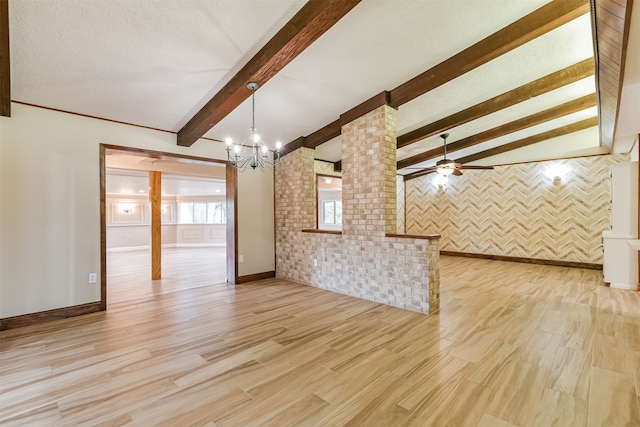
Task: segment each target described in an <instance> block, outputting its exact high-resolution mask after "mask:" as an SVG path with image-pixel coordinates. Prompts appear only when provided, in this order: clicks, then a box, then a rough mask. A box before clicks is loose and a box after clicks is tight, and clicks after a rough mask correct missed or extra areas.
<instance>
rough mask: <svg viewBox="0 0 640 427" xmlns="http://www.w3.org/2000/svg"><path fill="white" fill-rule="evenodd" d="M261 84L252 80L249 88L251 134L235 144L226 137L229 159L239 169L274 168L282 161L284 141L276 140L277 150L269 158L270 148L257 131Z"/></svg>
mask: <svg viewBox="0 0 640 427" xmlns="http://www.w3.org/2000/svg"><path fill="white" fill-rule="evenodd" d="M259 87H260V84H258V83H256V82H250V83H249V84H247V88H249V90H251V136H250V137H249V138H247V139H246V140H244V141H243V142H242V143H241V144H234V143H233V140H232V139H231V138H227V139H225V143H226V144H227V160H228V161H229V163H230V164H231V165H232V166H234V167H236V168H237V169H239V170H240V171H243V170H245V169H246V168H247V167H249V166H250V167H251V168H252V169H256V168H260V169H272V168H273V167H274V166H276V165H277V164H278V162H279V161H280V148H282V143H280V141H278V142H276V150H275V151H274V152H273V160H271V159H270V158H269V149H268V148H267V146H266V145H265V144H264V143H261V141H260V135H258V134H257V132H256V101H255V94H256V90H257V89H258V88H259Z"/></svg>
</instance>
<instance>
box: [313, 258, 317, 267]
mask: <svg viewBox="0 0 640 427" xmlns="http://www.w3.org/2000/svg"><path fill="white" fill-rule="evenodd" d="M313 266H314V267H317V266H318V260H317V259H314V260H313Z"/></svg>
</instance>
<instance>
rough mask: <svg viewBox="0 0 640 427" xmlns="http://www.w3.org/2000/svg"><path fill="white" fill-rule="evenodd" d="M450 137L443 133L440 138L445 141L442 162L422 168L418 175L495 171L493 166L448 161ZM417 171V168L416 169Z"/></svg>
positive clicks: (458, 174)
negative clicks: (473, 170) (482, 170)
mask: <svg viewBox="0 0 640 427" xmlns="http://www.w3.org/2000/svg"><path fill="white" fill-rule="evenodd" d="M448 136H449V134H448V133H443V134H442V135H440V138H442V140H443V146H444V147H443V148H444V157H443V158H442V160H438V161H437V162H436V165H435V166H431V167H428V168H420V169H421V170H420V171H419V172H417V174H420V175H427V174H429V173H432V172H437V173H438V174H439V175H442V176H449V175H457V176H460V175H462V169H467V170H470V169H484V170H488V169H493V166H472V165H463V164H460V163H457V162H456V161H455V160H451V159H447V137H448ZM409 169H413V168H409ZM416 169H417V168H416Z"/></svg>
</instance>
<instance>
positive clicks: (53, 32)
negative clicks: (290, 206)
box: [9, 0, 638, 173]
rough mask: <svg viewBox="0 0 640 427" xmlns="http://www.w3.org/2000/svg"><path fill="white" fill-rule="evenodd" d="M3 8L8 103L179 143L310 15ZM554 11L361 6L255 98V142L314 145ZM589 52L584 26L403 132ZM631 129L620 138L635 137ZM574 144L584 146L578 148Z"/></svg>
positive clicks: (167, 0)
mask: <svg viewBox="0 0 640 427" xmlns="http://www.w3.org/2000/svg"><path fill="white" fill-rule="evenodd" d="M558 1H561V0H558ZM9 3H10V7H9V10H10V31H11V33H10V37H11V67H12V97H13V99H14V100H16V101H21V102H26V103H31V104H36V105H41V106H45V107H51V108H57V109H61V110H67V111H71V112H77V113H82V114H87V115H91V116H97V117H102V118H106V119H111V120H118V121H123V122H127V123H132V124H138V125H143V126H149V127H154V128H159V129H164V130H169V131H174V132H176V131H178V130H179V129H180V128H181V127H182V126H183V125H184V124H185V123H186V122H187V121H188V120H189V119H190V118H191V117H192V116H193V115H194V114H195V113H196V112H197V111H198V110H199V109H200V108H201V107H202V106H203V105H204V104H205V103H206V102H207V101H208V100H209V99H210V98H211V97H212V96H213V95H214V94H215V93H216V92H217V91H218V90H219V89H220V88H222V87H223V86H224V84H225V83H226V82H228V81H229V79H230V78H231V77H232V76H233V75H234V74H235V73H236V72H237V71H238V70H239V69H240V68H241V67H242V66H243V65H244V64H245V63H246V62H247V61H248V60H249V59H250V58H251V57H252V56H253V55H254V54H255V53H256V52H257V51H258V50H259V49H260V48H261V47H262V46H263V45H264V44H265V43H266V42H267V41H268V40H269V39H270V38H271V37H272V36H273V35H274V34H275V33H276V32H277V31H278V29H280V28H281V27H282V26H283V25H285V23H286V22H287V21H288V20H289V19H290V18H291V17H292V16H293V15H294V14H295V13H296V12H297V11H298V10H299V9H300V8H301V7H302V6H303V5H304V3H305V2H304V1H303V0H217V1H216V0H207V1H205V0H200V1H198V0H147V1H132V0H64V1H62V0H60V1H53V0H10V1H9ZM546 3H548V0H519V1H513V0H484V1H478V0H396V1H393V0H363V1H362V2H361V3H360V4H358V5H357V6H356V7H355V8H354V9H353V10H351V11H350V12H349V13H348V14H347V15H346V16H345V17H344V18H342V19H341V20H340V21H339V22H338V23H337V24H335V25H334V26H333V27H332V28H331V29H330V30H329V31H328V32H326V33H325V34H324V35H322V36H321V37H320V38H319V39H318V40H316V41H315V42H314V43H313V44H312V45H311V46H310V47H308V48H307V49H306V50H305V51H304V52H302V53H301V54H300V55H299V56H298V57H297V58H295V59H294V60H293V61H292V62H290V63H289V64H288V65H287V66H285V67H284V69H282V70H281V71H280V72H279V73H278V74H277V75H276V76H275V77H273V78H272V79H271V80H270V81H268V82H267V83H266V84H264V86H263V87H261V88H260V89H259V90H258V91H257V93H256V126H257V128H258V131H259V132H260V133H261V134H262V136H263V139H264V140H266V141H272V142H275V141H276V140H281V141H282V142H284V143H287V142H290V141H292V140H294V139H296V138H298V137H300V136H304V135H308V134H310V133H312V132H314V131H316V130H318V129H319V128H321V127H323V126H325V125H327V124H329V123H330V122H332V121H334V120H336V119H337V118H338V117H339V116H340V114H342V113H344V112H345V111H347V110H349V109H350V108H352V107H354V106H356V105H358V104H360V103H361V102H363V101H364V100H366V99H368V98H370V97H372V96H373V95H376V94H378V93H380V92H381V91H383V90H391V89H393V88H395V87H397V86H399V85H400V84H402V83H404V82H406V81H407V80H409V79H411V78H412V77H415V76H416V75H418V74H420V73H422V72H423V71H425V70H427V69H429V68H431V67H433V66H434V65H437V64H438V63H440V62H442V61H444V60H445V59H447V58H449V57H451V56H452V55H454V54H456V53H458V52H459V51H461V50H463V49H465V48H467V47H469V46H470V45H472V44H474V43H476V42H477V41H479V40H481V39H482V38H484V37H486V36H488V35H490V34H492V33H494V32H496V31H498V30H500V29H501V28H503V27H505V26H507V25H509V24H510V23H512V22H513V21H515V20H517V19H519V18H521V17H523V16H525V15H527V14H529V13H531V12H532V11H534V10H535V9H537V8H539V7H541V6H543V5H544V4H546ZM635 15H636V18H635V21H634V22H636V24H635V26H636V27H637V26H638V25H637V13H636V14H635ZM632 43H633V40H631V41H630V45H629V49H630V50H631V47H632ZM592 46H593V44H592V36H591V25H590V18H589V16H587V15H585V16H583V17H580V18H577V19H575V20H573V21H572V22H569V23H568V24H565V25H564V26H562V27H560V28H558V29H556V30H554V31H551V32H549V33H547V34H545V35H543V36H541V37H539V38H537V39H535V40H533V41H531V42H529V43H527V44H526V45H524V46H522V47H520V48H517V49H515V50H513V51H511V52H509V53H507V54H505V55H503V56H501V57H499V58H497V59H494V60H493V61H490V62H489V63H487V64H485V65H483V66H481V67H478V68H477V69H475V70H473V71H471V72H469V73H467V74H465V75H463V76H461V77H459V78H456V79H454V80H452V81H451V82H449V83H447V84H444V85H442V86H441V87H439V88H436V89H434V90H432V91H430V92H428V93H426V94H425V95H422V96H420V97H418V98H416V99H414V100H413V101H410V102H408V103H406V104H404V105H402V106H401V107H400V108H399V110H398V130H399V133H400V134H402V133H404V132H407V131H409V130H412V129H416V128H418V127H420V126H423V125H425V124H427V123H431V122H433V121H434V120H437V119H439V118H442V117H446V116H448V115H450V114H452V113H455V112H457V111H460V110H461V109H464V108H466V107H469V106H471V105H474V104H477V103H478V102H481V101H484V100H486V99H488V98H491V97H494V96H496V95H498V94H500V93H504V92H507V91H509V90H512V89H514V88H515V87H518V86H521V85H523V84H526V83H527V82H529V81H531V80H533V79H537V78H540V77H543V76H545V75H547V74H550V73H552V72H554V71H557V70H560V69H562V68H565V67H567V66H570V65H572V64H574V63H576V62H578V61H581V60H583V59H585V58H589V57H592V56H593V50H592ZM636 58H637V55H636ZM627 66H628V67H629V64H628V65H627ZM635 73H636V74H635V75H636V79H634V78H633V77H630V78H629V79H628V80H625V83H626V82H627V81H628V84H630V85H637V71H636V72H635ZM593 91H594V79H593V78H589V79H585V80H584V81H581V82H578V83H575V84H573V85H570V86H568V87H565V88H561V89H558V90H556V91H553V92H551V93H548V94H545V95H541V96H539V97H536V98H534V99H530V100H528V101H525V102H523V103H521V104H518V105H515V106H513V107H510V108H507V109H505V110H502V111H500V112H498V113H494V114H491V115H488V116H486V117H483V118H480V119H477V120H474V121H472V122H469V123H467V124H464V125H462V126H458V127H456V128H454V129H451V130H450V131H449V132H450V133H451V137H450V139H449V142H454V141H456V140H458V139H461V138H464V137H466V136H469V135H472V134H475V133H478V132H482V131H483V130H487V129H490V128H493V127H495V126H498V125H501V124H504V123H506V122H508V121H511V120H515V119H517V118H521V117H524V116H527V115H530V114H533V113H535V112H538V111H540V110H542V109H545V108H549V107H550V106H554V105H558V104H559V103H562V102H566V101H568V100H571V99H575V98H577V97H579V96H582V95H583V94H586V93H590V92H593ZM630 102H631V103H633V102H634V100H631V101H630ZM635 102H637V100H635ZM623 103H624V98H623ZM636 111H637V110H636ZM589 114H592V111H586V112H583V113H576V114H575V115H573V116H572V117H568V118H565V119H557V121H554V122H553V123H549V124H547V125H539V126H538V127H532V128H530V129H528V130H525V131H520V133H514V134H513V135H508V136H506V137H503V138H499V139H496V140H494V141H489V142H487V143H484V144H479V145H478V146H476V147H473V148H471V149H465V150H461V151H460V152H456V153H455V155H454V156H453V158H455V157H462V156H463V155H467V154H472V153H476V152H478V151H482V150H485V149H487V148H490V147H494V146H497V145H500V144H503V143H507V142H511V141H513V140H516V139H519V138H522V137H526V136H529V135H531V134H534V133H538V132H539V131H541V129H546V128H548V127H549V126H551V127H554V126H558V125H561V124H562V123H567V120H569V121H571V120H573V121H575V120H578V119H579V118H581V117H586V115H589ZM250 118H251V115H250V100H247V101H245V102H244V103H243V104H241V105H240V106H239V107H238V108H237V109H236V110H235V111H233V112H232V113H231V114H230V115H229V116H227V117H226V118H225V119H223V120H222V121H221V122H220V123H219V124H217V125H216V126H215V127H214V128H213V129H211V130H210V131H209V132H207V134H206V135H205V136H207V137H209V138H213V139H218V140H223V139H224V138H225V137H227V136H233V137H235V139H236V140H238V139H242V138H243V137H244V136H246V135H247V133H248V128H249V125H250ZM563 120H564V121H563ZM545 126H546V128H545ZM630 128H634V127H633V125H631V126H630ZM636 128H637V127H636ZM624 129H625V131H624V132H626V133H625V135H626V134H627V133H628V134H632V132H631V131H627V130H626V128H624ZM622 130H623V127H620V128H619V131H620V132H622ZM578 134H579V135H578ZM576 138H579V141H577V142H576V141H573V140H574V139H576ZM561 139H562V138H561ZM569 139H571V141H573V142H567V143H566V144H563V145H565V146H566V150H565V151H563V150H562V148H559V149H557V150H555V151H553V154H554V156H555V157H562V155H567V156H568V155H572V154H571V153H575V152H577V151H580V152H596V151H598V152H599V147H598V142H599V141H598V137H597V132H582V133H577V134H576V135H574V136H573V137H572V138H569ZM564 140H567V138H564ZM199 143H205V142H202V141H200V142H197V144H199ZM439 143H440V139H439V138H438V137H437V136H434V137H432V138H428V139H426V140H424V141H422V142H419V143H417V144H414V145H410V146H409V147H407V148H403V149H400V150H399V151H398V158H403V157H407V156H410V155H413V154H415V153H416V152H420V151H424V150H425V149H427V148H429V147H433V146H436V145H438V144H439ZM556 145H559V144H556ZM577 146H579V148H576V147H577ZM535 147H536V146H533V147H527V150H524V151H519V150H516V152H517V151H519V152H520V153H523V152H524V153H530V152H533V153H534V154H536V155H534V154H529V155H528V157H527V156H525V157H526V158H530V159H533V158H534V157H535V158H537V157H544V155H541V154H540V153H539V152H536V151H535ZM520 150H523V149H520ZM589 150H591V151H589ZM516 152H514V153H516ZM559 153H560V155H558V154H559ZM316 156H317V157H318V158H322V159H325V160H331V161H335V160H339V159H340V138H336V139H335V140H333V141H330V142H328V143H326V144H325V145H324V146H321V147H319V148H318V149H317V151H316ZM518 156H520V157H522V155H520V154H518V155H516V157H518ZM503 157H504V156H503ZM526 158H525V160H526ZM485 160H491V159H485ZM494 160H495V159H494ZM503 160H504V159H503ZM525 160H523V161H525ZM434 161H435V159H434V160H433V161H432V162H430V163H433V162H434ZM427 164H428V163H427ZM406 172H408V171H401V173H406Z"/></svg>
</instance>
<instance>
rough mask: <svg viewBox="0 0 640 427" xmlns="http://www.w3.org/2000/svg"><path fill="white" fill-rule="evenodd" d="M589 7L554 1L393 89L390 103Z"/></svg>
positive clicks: (576, 0)
mask: <svg viewBox="0 0 640 427" xmlns="http://www.w3.org/2000/svg"><path fill="white" fill-rule="evenodd" d="M589 10H590V5H589V0H556V1H552V2H550V3H548V4H546V5H544V6H542V7H541V8H539V9H536V10H535V11H533V12H531V13H530V14H528V15H527V16H524V17H523V18H521V19H519V20H517V21H515V22H513V23H512V24H510V25H508V26H506V27H504V28H503V29H501V30H500V31H498V32H495V33H493V34H491V35H490V36H488V37H486V38H485V39H483V40H480V41H479V42H478V43H476V44H474V45H472V46H470V47H468V48H466V49H465V50H463V51H461V52H459V53H457V54H456V55H454V56H452V57H451V58H449V59H447V60H445V61H444V62H441V63H440V64H438V65H436V66H434V67H433V68H431V69H429V70H427V71H425V72H424V73H422V74H420V75H419V76H417V77H414V78H413V79H411V80H409V81H408V82H406V83H404V84H402V85H400V86H398V87H397V88H395V89H393V90H392V91H391V105H392V106H393V107H398V106H400V105H402V104H405V103H407V102H409V101H411V100H412V99H415V98H417V97H418V96H420V95H423V94H425V93H427V92H429V91H430V90H433V89H435V88H436V87H438V86H441V85H443V84H445V83H447V82H448V81H450V80H453V79H455V78H456V77H459V76H461V75H463V74H465V73H467V72H469V71H471V70H473V69H475V68H477V67H479V66H481V65H483V64H486V63H487V62H489V61H491V60H493V59H495V58H497V57H499V56H500V55H503V54H505V53H506V52H509V51H510V50H512V49H515V48H517V47H519V46H522V45H523V44H525V43H527V42H529V41H531V40H533V39H535V38H536V37H539V36H541V35H543V34H545V33H547V32H549V31H551V30H553V29H555V28H558V27H559V26H561V25H563V24H565V23H567V22H569V21H571V20H573V19H575V18H577V17H579V16H581V15H584V14H585V13H588V12H589Z"/></svg>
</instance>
